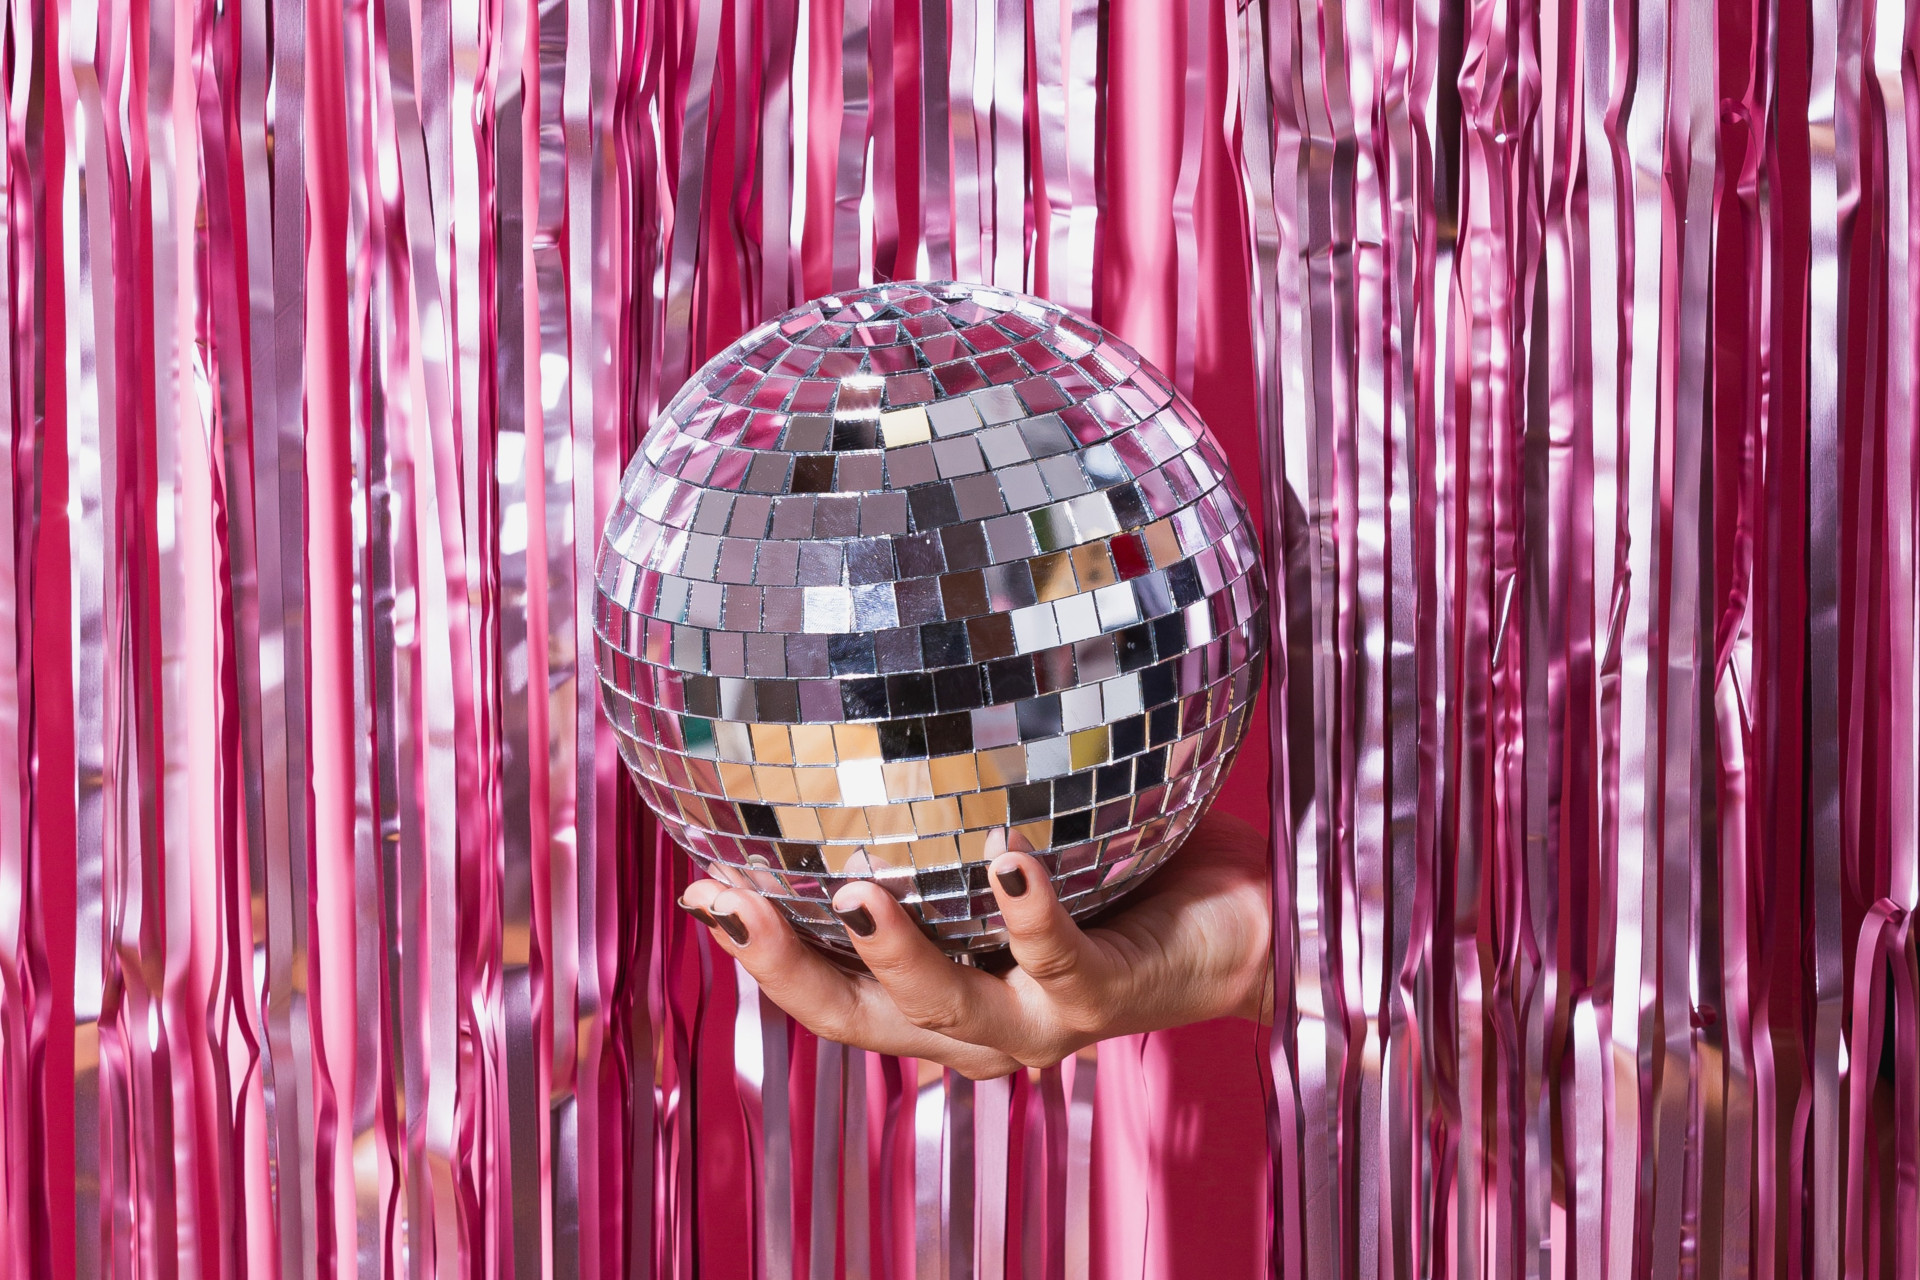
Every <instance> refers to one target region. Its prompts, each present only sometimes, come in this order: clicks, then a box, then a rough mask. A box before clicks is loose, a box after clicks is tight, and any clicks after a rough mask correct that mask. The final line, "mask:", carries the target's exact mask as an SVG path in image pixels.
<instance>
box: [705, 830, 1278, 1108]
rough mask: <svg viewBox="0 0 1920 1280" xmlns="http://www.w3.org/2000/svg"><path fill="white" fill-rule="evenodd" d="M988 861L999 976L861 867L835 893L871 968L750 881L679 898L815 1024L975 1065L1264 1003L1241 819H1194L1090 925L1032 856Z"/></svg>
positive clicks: (970, 1069)
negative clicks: (998, 930)
mask: <svg viewBox="0 0 1920 1280" xmlns="http://www.w3.org/2000/svg"><path fill="white" fill-rule="evenodd" d="M990 870H991V873H992V874H991V875H990V877H989V878H990V880H991V882H992V885H993V893H994V897H995V898H996V899H997V900H998V901H999V904H1000V910H1001V912H1002V913H1003V914H1004V915H1005V917H1006V921H1007V933H1008V935H1009V937H1010V938H1011V942H1012V947H1011V949H1012V952H1013V958H1014V960H1015V961H1016V962H1017V966H1018V967H1016V968H1014V969H1011V970H1009V971H1008V972H1007V973H1006V974H1005V975H1003V976H996V975H994V974H990V973H987V972H985V971H984V970H981V969H976V968H970V967H968V966H965V965H961V964H956V963H954V962H953V961H952V960H951V959H949V958H948V957H946V956H945V955H943V954H942V953H941V952H940V950H939V948H937V947H935V946H934V944H933V943H932V942H930V941H928V939H927V938H926V936H925V935H924V934H922V933H921V932H920V930H919V928H918V926H916V925H915V924H914V922H913V921H912V920H911V919H910V918H909V917H908V915H907V912H906V910H905V909H904V908H902V907H901V906H900V904H899V903H898V902H896V901H895V900H894V898H893V896H892V895H891V894H889V893H888V892H887V891H886V890H885V889H883V888H881V887H880V886H879V885H877V884H873V883H870V882H861V883H856V884H849V885H845V886H843V887H842V888H841V890H840V891H839V893H837V894H836V895H835V896H834V900H833V909H834V911H835V912H836V913H837V914H838V915H839V916H840V918H841V920H842V921H844V922H845V923H846V924H847V932H848V934H849V935H850V936H852V938H853V945H854V948H855V950H857V951H858V952H859V953H860V958H861V959H862V960H863V961H865V962H866V965H867V968H868V969H869V970H871V971H872V974H873V976H872V977H870V978H869V977H865V976H856V975H854V974H851V973H848V972H846V971H845V970H843V969H841V968H839V967H837V966H836V965H834V964H833V963H832V962H831V961H830V960H828V959H827V958H826V957H825V956H824V955H822V954H821V953H820V952H819V951H818V950H817V949H816V948H815V947H813V946H812V945H810V944H809V943H807V942H805V941H803V940H802V939H801V938H800V936H799V935H798V934H797V933H796V932H795V931H794V929H793V927H792V926H791V925H789V924H788V923H787V921H786V918H785V917H784V916H783V915H781V914H780V911H779V909H778V908H776V907H775V906H774V905H773V904H772V903H770V902H768V901H766V900H765V899H763V898H761V897H759V896H758V895H756V894H753V893H748V892H745V891H742V890H739V889H732V888H729V887H727V886H725V885H723V884H721V883H720V882H719V881H715V880H697V881H695V882H694V883H693V884H692V885H691V886H690V887H689V888H688V889H687V891H686V894H685V895H684V896H683V897H682V898H681V900H680V905H681V906H683V907H685V908H686V909H687V910H689V911H691V912H692V913H693V914H694V915H695V916H696V917H698V918H699V919H700V920H701V921H702V923H705V924H708V925H709V926H712V927H713V936H714V940H715V941H716V942H718V943H719V944H720V946H721V947H722V948H724V949H725V950H726V951H727V953H728V954H730V955H732V956H733V957H735V958H736V959H738V960H739V961H740V963H741V964H742V965H743V966H745V968H746V970H747V972H748V973H751V974H752V975H753V978H754V981H756V982H758V983H759V984H760V989H761V990H762V991H764V992H765V993H766V994H767V996H768V997H769V998H770V999H772V1000H773V1001H774V1003H776V1004H778V1005H779V1006H780V1007H781V1008H783V1009H785V1010H786V1011H787V1012H788V1013H789V1014H792V1015H793V1017H794V1018H796V1019H797V1020H799V1021H800V1022H801V1023H803V1024H804V1025H805V1026H806V1027H807V1028H808V1029H809V1030H810V1031H812V1032H813V1033H814V1034H815V1035H818V1036H821V1037H822V1038H824V1039H828V1040H838V1041H841V1042H842V1043H845V1044H850V1045H854V1046H857V1047H859V1048H863V1049H872V1050H875V1051H876V1052H879V1053H886V1054H897V1055H899V1056H901V1057H908V1058H926V1059H930V1060H932V1061H934V1062H938V1063H941V1064H943V1065H945V1066H948V1067H952V1068H953V1069H954V1070H956V1071H959V1072H961V1073H962V1074H963V1075H967V1076H971V1077H972V1078H974V1079H976V1080H984V1079H989V1078H991V1077H994V1076H1003V1075H1006V1074H1008V1073H1009V1072H1012V1071H1016V1070H1018V1069H1019V1068H1020V1067H1022V1066H1029V1067H1045V1066H1051V1065H1053V1064H1054V1063H1056V1062H1058V1061H1060V1060H1061V1059H1062V1058H1065V1057H1067V1056H1068V1055H1069V1054H1072V1053H1073V1052H1075V1051H1076V1050H1078V1049H1080V1048H1082V1047H1084V1046H1086V1045H1089V1044H1092V1043H1093V1042H1095V1041H1097V1040H1104V1039H1106V1038H1107V1037H1109V1036H1119V1035H1130V1034H1132V1033H1135V1032H1140V1031H1157V1030H1160V1029H1162V1028H1165V1027H1176V1026H1181V1025H1184V1024H1185V1023H1189V1022H1201V1021H1204V1020H1206V1019H1208V1018H1218V1017H1223V1016H1226V1015H1229V1014H1237V1015H1239V1016H1241V1017H1246V1018H1254V1019H1260V1020H1265V1019H1266V1018H1268V1017H1270V1016H1271V1015H1270V1014H1269V1013H1268V1012H1267V1010H1269V1009H1271V1007H1272V997H1271V993H1270V991H1269V990H1268V988H1269V986H1270V985H1271V984H1270V981H1269V977H1270V972H1271V964H1270V958H1269V954H1268V941H1269V938H1270V935H1271V933H1272V926H1273V921H1272V912H1271V908H1270V905H1269V900H1268V892H1269V889H1268V870H1267V850H1266V841H1265V840H1264V839H1263V838H1262V837H1261V835H1260V833H1259V832H1257V831H1255V830H1254V829H1253V828H1252V827H1250V826H1248V825H1247V824H1246V823H1245V822H1242V821H1240V820H1239V819H1238V818H1233V817H1229V816H1227V815H1225V814H1220V813H1210V814H1208V815H1207V816H1206V817H1204V818H1203V819H1201V821H1200V822H1199V823H1198V825H1196V826H1195V827H1194V830H1193V833H1192V835H1191V836H1189V838H1188V839H1187V842H1186V844H1185V845H1184V846H1183V847H1182V848H1180V849H1179V850H1177V851H1176V852H1175V853H1174V855H1173V856H1172V857H1171V858H1169V859H1168V860H1167V862H1166V864H1165V865H1163V866H1162V867H1161V868H1160V869H1159V870H1158V871H1156V872H1155V873H1154V874H1153V876H1152V878H1151V879H1149V880H1148V881H1147V882H1146V883H1145V884H1144V885H1142V886H1141V887H1140V888H1139V889H1138V890H1136V891H1135V892H1134V894H1133V895H1132V897H1131V898H1129V899H1128V900H1127V902H1126V904H1125V905H1124V906H1123V907H1122V908H1121V909H1120V910H1119V911H1118V912H1117V913H1116V914H1114V915H1112V916H1110V917H1108V918H1107V919H1106V920H1103V921H1102V922H1101V923H1100V924H1099V925H1097V926H1096V927H1094V928H1091V929H1085V930H1082V929H1081V928H1080V927H1079V926H1078V925H1076V924H1075V923H1074V922H1073V920H1072V919H1071V917H1069V916H1068V915H1067V913H1066V911H1065V909H1064V908H1062V907H1061V906H1060V902H1059V899H1057V898H1056V897H1055V896H1054V893H1053V887H1052V885H1051V884H1050V883H1049V882H1048V880H1047V876H1046V872H1045V871H1044V870H1043V869H1042V867H1041V865H1040V863H1039V862H1037V861H1035V860H1034V859H1033V858H1032V857H1030V856H1028V855H1026V854H1022V853H1003V854H1001V855H1000V856H999V857H997V858H995V859H994V860H993V863H992V866H991V868H990Z"/></svg>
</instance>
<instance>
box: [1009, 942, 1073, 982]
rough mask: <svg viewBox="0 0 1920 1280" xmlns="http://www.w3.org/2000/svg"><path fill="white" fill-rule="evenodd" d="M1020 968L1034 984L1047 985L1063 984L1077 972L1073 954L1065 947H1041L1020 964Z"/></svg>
mask: <svg viewBox="0 0 1920 1280" xmlns="http://www.w3.org/2000/svg"><path fill="white" fill-rule="evenodd" d="M1021 967H1022V968H1024V969H1025V970H1026V971H1027V974H1028V976H1030V977H1031V978H1033V980H1034V981H1036V982H1043V983H1046V984H1048V985H1050V986H1051V985H1054V984H1057V983H1061V982H1065V981H1067V980H1068V979H1069V978H1072V977H1073V976H1074V975H1075V974H1076V973H1077V972H1078V970H1079V965H1078V964H1077V963H1076V957H1075V956H1074V954H1073V953H1072V952H1071V951H1069V950H1067V949H1066V948H1065V947H1058V946H1043V947H1039V948H1037V949H1035V951H1034V953H1033V954H1032V955H1031V956H1029V957H1028V958H1027V959H1026V960H1024V961H1022V962H1021Z"/></svg>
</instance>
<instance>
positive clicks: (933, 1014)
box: [901, 995, 967, 1035]
mask: <svg viewBox="0 0 1920 1280" xmlns="http://www.w3.org/2000/svg"><path fill="white" fill-rule="evenodd" d="M901 1012H903V1013H905V1014H906V1015H907V1020H908V1021H909V1022H911V1023H913V1025H914V1026H916V1027H919V1028H920V1029H921V1030H922V1031H932V1032H934V1033H935V1034H937V1035H949V1034H951V1033H952V1032H954V1031H955V1030H957V1029H958V1028H959V1027H960V1025H961V1024H962V1023H963V1022H965V1021H966V1016H967V1014H966V1007H965V1006H964V1005H963V1004H962V1003H961V1002H960V1001H959V1000H958V999H956V998H955V997H953V996H946V995H942V996H934V997H931V998H929V999H924V1000H918V1001H915V1002H914V1003H913V1006H912V1007H911V1008H908V1009H903V1010H902V1011H901Z"/></svg>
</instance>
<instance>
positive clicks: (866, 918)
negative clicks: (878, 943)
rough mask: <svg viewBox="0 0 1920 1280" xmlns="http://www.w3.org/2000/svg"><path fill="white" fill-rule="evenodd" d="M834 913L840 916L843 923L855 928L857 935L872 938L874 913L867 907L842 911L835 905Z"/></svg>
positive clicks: (852, 928) (855, 934)
mask: <svg viewBox="0 0 1920 1280" xmlns="http://www.w3.org/2000/svg"><path fill="white" fill-rule="evenodd" d="M833 914H835V915H837V916H839V917H840V923H841V924H844V925H845V926H847V928H849V929H851V930H853V934H854V936H855V937H857V938H871V937H872V936H873V913H872V912H871V911H868V910H867V909H866V908H865V907H855V908H854V909H853V910H851V911H842V910H840V908H838V907H835V908H834V909H833Z"/></svg>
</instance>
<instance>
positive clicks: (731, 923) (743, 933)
mask: <svg viewBox="0 0 1920 1280" xmlns="http://www.w3.org/2000/svg"><path fill="white" fill-rule="evenodd" d="M713 923H715V924H717V925H719V926H720V927H721V928H722V929H725V930H726V931H727V936H728V937H729V938H732V939H733V945H734V946H736V947H744V946H746V945H747V922H746V921H745V920H742V919H741V918H740V917H739V916H736V915H734V914H733V913H732V912H731V911H716V912H714V913H713Z"/></svg>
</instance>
